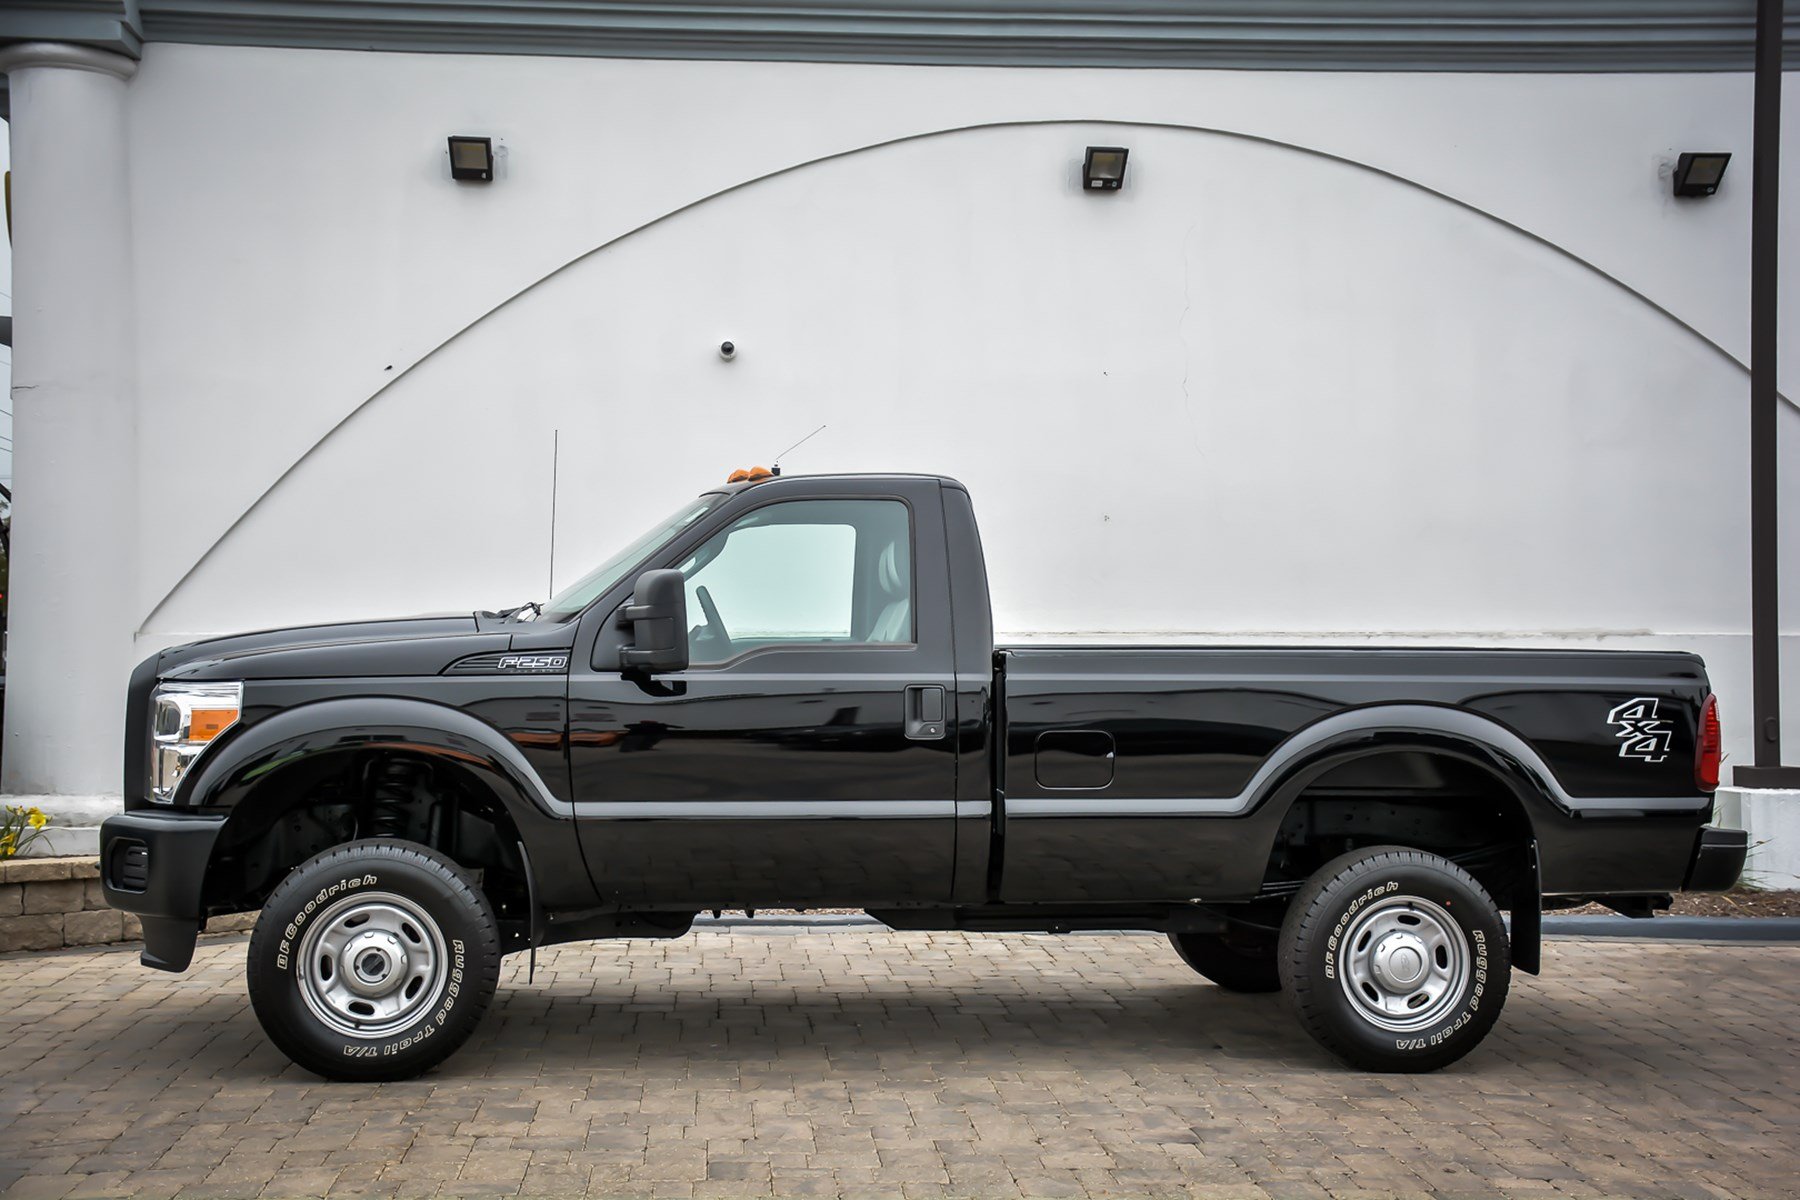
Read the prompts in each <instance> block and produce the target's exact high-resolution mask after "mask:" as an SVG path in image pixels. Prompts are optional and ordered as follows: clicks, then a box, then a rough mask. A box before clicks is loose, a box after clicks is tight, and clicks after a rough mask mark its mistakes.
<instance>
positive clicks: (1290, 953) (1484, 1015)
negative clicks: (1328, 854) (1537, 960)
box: [1280, 846, 1512, 1072]
mask: <svg viewBox="0 0 1800 1200" xmlns="http://www.w3.org/2000/svg"><path fill="white" fill-rule="evenodd" d="M1280 967H1281V979H1282V984H1283V986H1284V987H1285V989H1286V990H1287V994H1288V997H1289V1002H1290V1003H1291V1004H1293V1006H1294V1008H1295V1011H1296V1012H1297V1013H1298V1014H1299V1017H1300V1022H1301V1024H1302V1025H1304V1026H1305V1027H1306V1031H1307V1032H1308V1033H1310V1034H1312V1036H1313V1037H1314V1038H1315V1039H1316V1040H1317V1041H1318V1042H1319V1043H1320V1044H1321V1045H1323V1046H1324V1047H1325V1048H1326V1049H1327V1050H1329V1051H1331V1052H1332V1053H1333V1054H1335V1055H1337V1056H1338V1057H1339V1058H1341V1059H1343V1060H1344V1061H1345V1062H1347V1063H1349V1064H1350V1065H1351V1066H1355V1067H1361V1068H1364V1069H1365V1070H1371V1071H1408V1072H1412V1071H1434V1070H1436V1069H1437V1068H1439V1067H1442V1066H1446V1065H1448V1064H1449V1063H1453V1062H1455V1061H1456V1060H1457V1059H1459V1058H1461V1057H1462V1056H1463V1055H1465V1054H1467V1053H1468V1052H1469V1051H1470V1050H1473V1049H1474V1048H1475V1047H1476V1045H1477V1044H1479V1043H1480V1041H1481V1039H1482V1038H1484V1037H1486V1036H1487V1032H1488V1030H1490V1029H1492V1028H1493V1026H1494V1022H1495V1020H1497V1019H1498V1018H1499V1016H1500V1008H1501V1005H1503V1004H1504V1003H1505V1002H1506V989H1507V984H1508V982H1509V979H1510V976H1511V972H1512V962H1511V953H1510V949H1509V946H1508V943H1507V935H1506V925H1505V923H1504V922H1503V921H1502V920H1501V917H1500V910H1499V908H1498V907H1497V906H1496V905H1495V904H1494V901H1493V900H1492V898H1490V897H1489V896H1488V894H1487V892H1486V891H1485V890H1483V888H1482V886H1481V885H1480V884H1479V883H1477V882H1475V880H1474V878H1473V877H1471V876H1470V875H1469V873H1468V872H1466V871H1464V870H1463V869H1462V868H1461V867H1458V866H1457V865H1456V864H1455V863H1452V862H1450V861H1448V860H1446V859H1443V858H1439V857H1438V856H1436V855H1434V854H1425V853H1422V852H1420V851H1417V850H1405V849H1401V848H1399V847H1394V846H1378V847H1374V848H1371V849H1367V850H1358V851H1355V852H1353V853H1350V854H1346V855H1344V856H1343V857H1341V858H1337V859H1334V860H1332V861H1331V862H1329V863H1327V864H1326V865H1325V866H1324V867H1323V868H1322V869H1320V871H1319V873H1318V874H1316V875H1314V876H1313V877H1312V879H1311V880H1309V881H1308V882H1307V884H1306V886H1305V887H1303V888H1302V889H1301V890H1300V894H1299V895H1298V896H1297V897H1295V899H1294V904H1293V907H1292V908H1290V909H1289V910H1288V915H1287V920H1286V921H1285V922H1283V924H1282V928H1281V951H1280Z"/></svg>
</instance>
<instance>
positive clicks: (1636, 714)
mask: <svg viewBox="0 0 1800 1200" xmlns="http://www.w3.org/2000/svg"><path fill="white" fill-rule="evenodd" d="M1606 721H1607V724H1609V725H1616V726H1618V729H1619V732H1618V733H1616V734H1614V735H1613V736H1614V737H1617V738H1618V739H1619V757H1620V758H1641V759H1643V760H1644V761H1645V762H1653V763H1659V762H1661V761H1662V760H1663V759H1665V758H1667V757H1669V743H1670V742H1671V741H1672V740H1673V739H1674V736H1675V735H1674V731H1673V730H1671V729H1670V728H1669V722H1668V721H1667V720H1665V719H1664V718H1663V717H1661V716H1658V715H1657V711H1656V700H1655V699H1654V698H1653V697H1650V696H1639V697H1638V698H1637V699H1635V700H1627V701H1626V702H1625V703H1623V704H1621V705H1619V707H1617V708H1615V709H1613V710H1612V711H1611V712H1609V713H1607V714H1606Z"/></svg>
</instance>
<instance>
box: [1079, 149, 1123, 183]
mask: <svg viewBox="0 0 1800 1200" xmlns="http://www.w3.org/2000/svg"><path fill="white" fill-rule="evenodd" d="M1130 153H1131V151H1129V150H1127V149H1126V148H1125V147H1123V146H1089V147H1088V148H1087V157H1086V158H1084V159H1083V160H1082V162H1081V186H1082V189H1083V190H1084V191H1089V192H1116V191H1118V190H1119V189H1120V188H1122V187H1124V186H1125V156H1126V155H1127V154H1130Z"/></svg>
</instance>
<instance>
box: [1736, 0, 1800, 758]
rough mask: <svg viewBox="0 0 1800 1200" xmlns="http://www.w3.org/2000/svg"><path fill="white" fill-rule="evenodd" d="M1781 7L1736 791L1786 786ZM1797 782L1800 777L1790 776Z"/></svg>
mask: <svg viewBox="0 0 1800 1200" xmlns="http://www.w3.org/2000/svg"><path fill="white" fill-rule="evenodd" d="M1782 32H1783V31H1782V0H1757V4H1756V98H1755V111H1754V120H1755V133H1754V135H1753V139H1752V142H1753V144H1752V151H1753V154H1754V158H1753V161H1752V163H1751V167H1750V172H1751V175H1750V180H1751V182H1750V657H1751V679H1752V716H1751V719H1752V721H1753V722H1754V725H1755V728H1754V730H1753V736H1752V745H1753V746H1754V748H1755V749H1754V754H1753V756H1752V757H1753V760H1754V764H1755V765H1754V767H1753V768H1752V769H1751V770H1749V771H1745V770H1742V769H1740V770H1739V771H1738V772H1737V774H1736V777H1735V778H1736V781H1737V782H1739V783H1751V784H1764V785H1778V786H1779V785H1782V784H1787V785H1789V786H1791V785H1792V782H1793V781H1792V780H1789V779H1787V778H1786V776H1787V775H1789V774H1790V772H1788V771H1784V770H1782V769H1781V640H1780V639H1781V625H1780V605H1779V597H1780V587H1779V583H1780V578H1779V574H1778V572H1779V571H1780V569H1781V564H1780V561H1779V559H1780V543H1779V540H1778V537H1777V534H1778V526H1777V519H1778V510H1777V507H1776V468H1777V459H1776V455H1775V436H1776V425H1775V419H1776V416H1777V415H1778V414H1777V409H1776V404H1777V403H1778V401H1777V398H1776V394H1775V337H1776V331H1775V296H1776V291H1775V287H1776V280H1777V278H1778V277H1779V271H1778V266H1777V264H1778V261H1779V260H1778V258H1777V250H1776V231H1777V226H1778V222H1779V217H1780V206H1779V200H1778V192H1779V188H1780V176H1781V38H1782ZM1792 774H1794V775H1795V776H1800V770H1796V771H1794V772H1792Z"/></svg>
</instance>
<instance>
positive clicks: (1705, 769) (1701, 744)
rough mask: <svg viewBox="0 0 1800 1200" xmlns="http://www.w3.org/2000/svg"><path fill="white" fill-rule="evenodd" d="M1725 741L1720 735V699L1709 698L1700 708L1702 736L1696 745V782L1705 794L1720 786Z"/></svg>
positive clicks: (1715, 697)
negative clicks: (1721, 759)
mask: <svg viewBox="0 0 1800 1200" xmlns="http://www.w3.org/2000/svg"><path fill="white" fill-rule="evenodd" d="M1723 743H1724V739H1723V737H1722V736H1721V734H1720V733H1719V698H1718V697H1717V696H1710V695H1709V696H1707V698H1706V703H1705V704H1702V705H1701V706H1700V736H1699V738H1698V739H1697V740H1696V741H1695V743H1694V782H1695V783H1696V784H1698V785H1699V787H1700V790H1701V791H1703V792H1710V791H1712V790H1713V789H1714V788H1717V787H1718V786H1719V760H1720V758H1722V757H1723V749H1724V745H1723Z"/></svg>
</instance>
